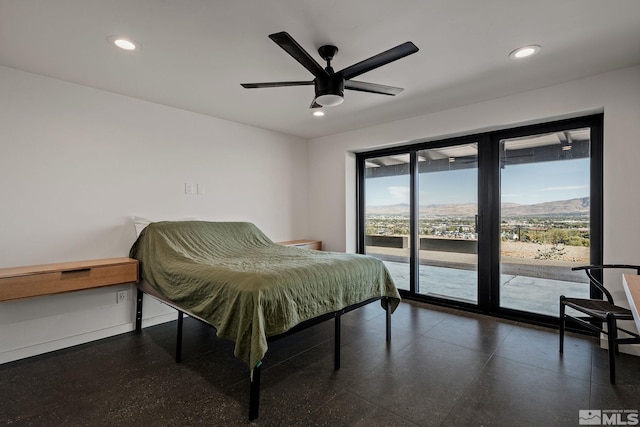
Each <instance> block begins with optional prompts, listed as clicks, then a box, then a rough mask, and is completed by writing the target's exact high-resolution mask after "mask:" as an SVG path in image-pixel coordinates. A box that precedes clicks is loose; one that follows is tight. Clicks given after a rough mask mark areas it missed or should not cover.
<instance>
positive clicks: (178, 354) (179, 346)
mask: <svg viewBox="0 0 640 427" xmlns="http://www.w3.org/2000/svg"><path fill="white" fill-rule="evenodd" d="M183 316H184V313H182V312H181V311H179V312H178V334H177V335H178V336H177V338H176V363H180V362H181V361H182V318H183Z"/></svg>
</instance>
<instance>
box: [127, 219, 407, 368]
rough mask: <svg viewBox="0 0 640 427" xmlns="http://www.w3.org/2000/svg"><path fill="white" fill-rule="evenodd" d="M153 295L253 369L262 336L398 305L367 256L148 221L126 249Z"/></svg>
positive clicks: (225, 228) (236, 229)
mask: <svg viewBox="0 0 640 427" xmlns="http://www.w3.org/2000/svg"><path fill="white" fill-rule="evenodd" d="M130 256H131V257H132V258H136V259H138V260H139V262H140V271H141V275H142V278H143V279H145V280H146V281H147V282H149V284H151V285H152V286H153V287H154V288H155V289H156V290H157V291H158V292H160V293H161V294H162V295H163V296H165V297H166V298H167V299H168V300H170V301H172V302H173V303H174V304H175V305H177V306H179V307H181V308H183V309H184V311H186V312H187V313H192V314H194V315H196V316H198V317H200V318H202V319H204V320H206V321H207V322H209V323H210V324H211V325H213V326H214V327H215V328H216V330H217V334H218V336H219V337H221V338H225V339H230V340H232V341H234V342H235V350H234V354H235V355H236V357H238V358H240V359H241V360H243V361H244V362H246V363H247V365H249V368H250V369H253V368H254V367H255V366H256V364H257V363H258V362H259V361H260V360H262V358H263V356H264V354H265V353H266V351H267V337H270V336H274V335H278V334H280V333H283V332H286V331H287V330H289V329H291V328H292V327H294V326H295V325H297V324H298V323H300V322H303V321H305V320H308V319H311V318H314V317H317V316H319V315H322V314H325V313H329V312H333V311H337V310H340V309H342V308H345V307H347V306H349V305H352V304H356V303H359V302H363V301H366V300H368V299H370V298H374V297H382V296H387V297H390V301H391V308H392V310H394V309H395V308H396V307H397V306H398V303H399V301H400V296H399V294H398V291H397V289H396V287H395V285H394V284H393V280H392V279H391V276H390V275H389V273H388V271H387V269H386V267H385V266H384V264H383V263H382V262H381V261H380V260H378V259H376V258H373V257H369V256H366V255H357V254H345V253H337V252H321V251H313V250H308V249H300V248H295V247H286V246H281V245H278V244H276V243H273V242H272V241H271V240H270V239H269V238H268V237H267V236H265V235H264V234H263V233H262V232H261V231H260V230H259V229H258V228H257V227H256V226H255V225H253V224H251V223H246V222H203V221H181V222H157V223H152V224H149V225H148V226H147V227H146V228H145V229H144V230H143V231H142V233H141V234H140V237H139V238H138V240H137V241H136V242H135V243H134V245H133V247H132V248H131V251H130Z"/></svg>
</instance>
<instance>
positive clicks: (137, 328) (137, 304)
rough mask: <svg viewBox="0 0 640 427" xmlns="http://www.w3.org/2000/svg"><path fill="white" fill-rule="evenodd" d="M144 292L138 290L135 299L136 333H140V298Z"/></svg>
mask: <svg viewBox="0 0 640 427" xmlns="http://www.w3.org/2000/svg"><path fill="white" fill-rule="evenodd" d="M143 295H144V292H142V291H141V290H140V289H138V295H137V297H136V333H137V334H139V333H140V332H142V296H143Z"/></svg>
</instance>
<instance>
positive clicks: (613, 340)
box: [560, 264, 640, 384]
mask: <svg viewBox="0 0 640 427" xmlns="http://www.w3.org/2000/svg"><path fill="white" fill-rule="evenodd" d="M616 269H617V270H619V271H620V276H622V273H623V272H624V270H635V272H636V274H640V266H638V265H625V264H605V265H587V266H582V267H574V268H572V269H571V270H584V271H585V272H586V273H587V276H588V277H589V282H590V283H591V284H592V285H594V286H595V287H597V288H598V289H600V290H601V291H602V294H603V296H605V297H606V300H599V299H583V298H567V297H565V296H564V295H560V353H563V351H564V330H565V323H566V320H571V321H572V322H575V323H578V324H580V325H582V326H584V327H585V328H587V329H589V330H592V331H595V332H598V337H599V336H600V335H599V334H600V333H604V334H606V335H607V339H608V344H609V378H610V380H611V384H615V383H616V365H615V363H616V362H615V356H616V354H620V353H619V348H618V346H619V345H620V344H640V335H638V334H636V333H634V332H630V331H627V330H625V329H622V328H620V327H618V324H617V322H618V321H619V320H633V314H632V313H631V310H628V309H626V308H624V307H620V306H617V305H615V303H614V301H613V297H612V296H611V293H610V292H609V291H608V290H607V289H606V288H605V287H604V285H603V284H602V282H600V280H598V279H597V278H596V277H595V275H600V274H599V273H602V276H604V271H605V270H616ZM627 272H628V271H627ZM566 307H571V308H573V309H574V310H577V311H579V312H581V313H584V314H586V317H577V316H571V315H568V314H566V312H565V309H566ZM604 324H606V325H607V329H606V330H605V329H604V328H603V325H604ZM618 331H622V332H624V333H626V334H628V335H630V336H631V337H632V338H618Z"/></svg>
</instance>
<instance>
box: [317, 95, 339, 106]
mask: <svg viewBox="0 0 640 427" xmlns="http://www.w3.org/2000/svg"><path fill="white" fill-rule="evenodd" d="M316 102H317V103H318V104H320V105H322V106H323V107H335V106H336V105H340V104H342V103H343V102H344V98H343V97H341V96H340V95H334V94H332V93H327V94H325V95H320V96H319V97H317V98H316Z"/></svg>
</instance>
